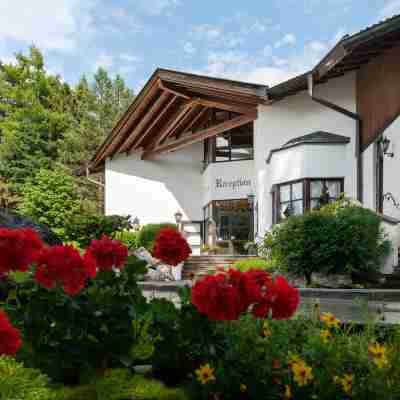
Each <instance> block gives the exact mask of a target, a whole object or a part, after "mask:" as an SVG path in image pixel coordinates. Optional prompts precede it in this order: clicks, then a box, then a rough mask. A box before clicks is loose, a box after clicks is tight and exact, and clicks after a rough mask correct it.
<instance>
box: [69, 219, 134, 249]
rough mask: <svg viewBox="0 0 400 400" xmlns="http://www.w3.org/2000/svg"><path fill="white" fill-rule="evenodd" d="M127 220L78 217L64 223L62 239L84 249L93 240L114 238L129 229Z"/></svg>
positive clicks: (129, 224)
mask: <svg viewBox="0 0 400 400" xmlns="http://www.w3.org/2000/svg"><path fill="white" fill-rule="evenodd" d="M129 220H130V217H129V216H120V215H96V214H92V215H79V216H76V217H74V218H71V220H69V221H68V220H67V221H65V225H64V235H63V237H64V240H65V241H67V242H73V243H77V245H78V246H79V247H80V248H84V247H87V246H88V245H89V243H90V242H91V240H93V239H100V238H101V237H102V236H103V235H106V236H109V237H115V235H117V234H118V233H119V232H122V231H126V230H127V229H130V228H131V223H130V222H129Z"/></svg>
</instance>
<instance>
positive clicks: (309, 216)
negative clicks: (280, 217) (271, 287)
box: [264, 206, 390, 284]
mask: <svg viewBox="0 0 400 400" xmlns="http://www.w3.org/2000/svg"><path fill="white" fill-rule="evenodd" d="M380 224H381V218H380V217H379V216H378V215H377V214H376V213H374V212H373V211H371V210H368V209H364V208H361V207H354V206H350V207H338V208H333V207H331V208H330V209H325V210H324V209H323V210H319V211H310V212H307V213H305V214H304V215H297V216H292V217H289V218H288V219H287V220H286V221H284V222H282V223H281V224H278V225H275V226H274V228H273V229H272V231H271V232H269V233H268V234H267V235H266V237H265V240H264V249H267V251H268V252H269V254H270V256H271V258H272V259H273V260H274V262H276V264H277V266H278V267H279V268H282V269H284V270H286V271H288V272H291V273H293V274H295V275H299V276H304V277H305V278H306V281H307V283H308V284H310V283H311V277H312V273H314V272H320V273H328V274H331V273H333V274H334V273H350V274H358V273H372V272H376V271H379V269H380V267H381V265H382V264H383V262H384V259H385V257H386V255H387V254H388V251H389V248H390V243H389V242H388V241H387V240H386V239H385V237H384V233H383V230H382V229H381V227H380Z"/></svg>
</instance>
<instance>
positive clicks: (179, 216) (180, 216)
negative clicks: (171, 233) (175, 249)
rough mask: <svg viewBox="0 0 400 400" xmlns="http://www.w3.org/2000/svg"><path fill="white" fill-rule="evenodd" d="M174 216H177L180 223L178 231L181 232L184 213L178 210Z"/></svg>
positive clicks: (177, 223) (176, 218) (177, 221)
mask: <svg viewBox="0 0 400 400" xmlns="http://www.w3.org/2000/svg"><path fill="white" fill-rule="evenodd" d="M174 216H175V222H176V225H178V231H179V232H180V231H181V222H182V217H183V215H182V213H181V212H180V211H179V210H178V211H177V212H176V213H175V214H174Z"/></svg>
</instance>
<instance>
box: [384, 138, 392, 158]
mask: <svg viewBox="0 0 400 400" xmlns="http://www.w3.org/2000/svg"><path fill="white" fill-rule="evenodd" d="M389 147H390V139H389V138H388V137H387V136H385V137H384V138H383V139H382V140H381V148H382V153H383V155H384V156H387V157H394V153H392V152H388V150H389Z"/></svg>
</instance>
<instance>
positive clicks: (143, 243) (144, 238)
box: [137, 222, 177, 251]
mask: <svg viewBox="0 0 400 400" xmlns="http://www.w3.org/2000/svg"><path fill="white" fill-rule="evenodd" d="M164 228H172V229H177V226H176V225H175V224H171V223H169V222H164V223H161V224H148V225H145V226H144V227H143V228H142V229H141V230H140V232H139V236H138V240H137V246H138V247H144V248H146V249H147V250H149V251H153V246H154V241H155V239H156V236H157V234H158V232H159V231H160V230H161V229H164Z"/></svg>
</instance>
